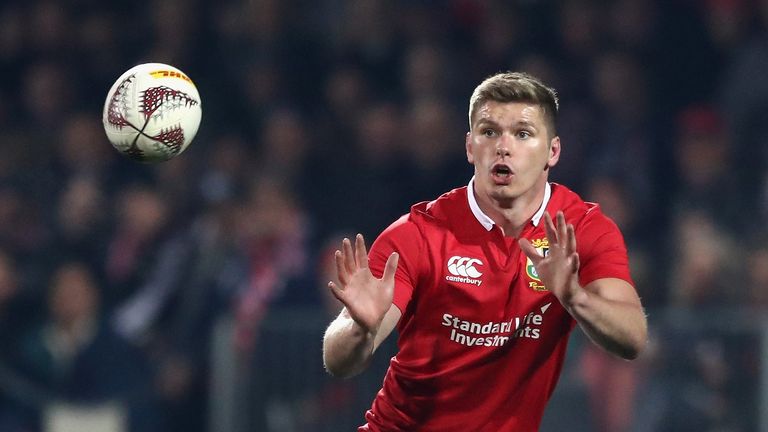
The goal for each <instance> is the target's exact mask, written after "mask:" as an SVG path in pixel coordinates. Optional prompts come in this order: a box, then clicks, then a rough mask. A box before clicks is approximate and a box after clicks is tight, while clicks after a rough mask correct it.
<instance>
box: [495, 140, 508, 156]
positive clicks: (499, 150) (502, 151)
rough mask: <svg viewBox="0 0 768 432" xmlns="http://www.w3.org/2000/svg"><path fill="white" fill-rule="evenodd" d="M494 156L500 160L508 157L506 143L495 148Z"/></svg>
mask: <svg viewBox="0 0 768 432" xmlns="http://www.w3.org/2000/svg"><path fill="white" fill-rule="evenodd" d="M496 156H498V157H501V158H505V157H509V156H510V152H509V146H507V145H506V143H499V145H497V146H496Z"/></svg>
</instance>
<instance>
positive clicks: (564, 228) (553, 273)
mask: <svg viewBox="0 0 768 432" xmlns="http://www.w3.org/2000/svg"><path fill="white" fill-rule="evenodd" d="M555 217H556V218H557V226H555V224H554V223H553V222H552V217H551V216H550V215H549V213H546V212H545V213H544V232H545V233H546V235H547V240H548V241H549V252H548V253H547V255H546V256H542V255H540V254H539V251H537V250H536V248H534V247H533V245H532V244H531V242H530V241H529V240H527V239H524V238H523V239H520V240H519V241H518V243H519V244H520V249H522V250H523V252H524V253H525V255H526V256H528V258H529V259H530V260H531V262H532V263H533V266H534V267H535V268H536V272H537V273H538V275H539V279H541V282H542V283H543V284H544V286H545V287H547V289H548V290H549V291H550V292H551V293H552V294H554V295H555V297H557V298H558V300H560V303H562V304H563V305H565V306H567V305H568V302H569V301H570V299H571V298H572V297H573V295H574V294H576V292H577V291H578V290H580V289H581V287H580V286H579V280H578V274H579V254H578V253H577V252H576V233H575V232H574V229H573V225H571V224H566V222H565V216H564V215H563V212H562V211H558V212H557V215H556V216H555Z"/></svg>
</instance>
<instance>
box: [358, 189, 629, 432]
mask: <svg viewBox="0 0 768 432" xmlns="http://www.w3.org/2000/svg"><path fill="white" fill-rule="evenodd" d="M558 210H563V211H564V212H565V215H566V219H567V221H568V222H570V223H573V224H574V226H575V227H576V236H577V243H578V251H579V254H580V258H581V262H582V268H581V272H580V280H581V281H582V283H587V282H589V281H592V280H595V279H598V278H606V277H616V278H621V279H625V280H627V281H629V282H630V283H632V281H631V279H630V276H629V268H628V260H627V254H626V249H625V246H624V242H623V239H622V236H621V234H620V233H619V231H618V229H617V228H616V225H615V224H613V223H612V222H611V221H610V220H609V219H608V218H607V217H606V216H604V215H603V214H602V213H601V212H600V210H599V208H598V207H597V206H596V205H595V204H591V203H585V202H584V201H582V200H581V199H580V198H579V197H578V196H577V195H576V194H575V193H573V192H571V191H570V190H568V189H566V188H565V187H563V186H560V185H556V184H553V188H552V198H551V199H550V201H549V203H548V205H547V211H548V212H549V213H550V214H551V215H554V214H555V213H556V212H557V211H558ZM522 236H523V237H525V238H528V239H530V240H532V241H533V240H536V239H544V238H545V234H544V228H543V222H542V223H540V224H539V226H538V227H536V226H534V225H533V224H529V226H528V227H527V228H525V229H524V231H523V233H522ZM392 251H397V252H398V253H399V254H400V264H399V265H398V270H397V274H396V282H395V295H394V303H395V305H396V306H397V307H398V308H400V310H401V311H402V312H403V315H402V318H401V319H400V322H399V323H398V332H399V335H400V336H399V340H398V346H399V350H398V353H397V355H396V356H395V357H393V358H392V360H391V362H390V366H389V369H388V371H387V374H386V376H385V379H384V384H383V387H382V389H381V391H380V392H379V393H378V395H377V396H376V398H375V400H374V402H373V405H372V407H371V409H370V410H369V411H368V412H367V413H366V420H367V422H368V423H367V424H366V425H364V426H362V427H360V429H359V430H360V431H415V430H418V431H441V432H450V431H457V432H458V431H462V432H464V431H468V430H472V431H493V432H500V431H516V432H519V431H536V430H538V427H539V423H540V421H541V417H542V414H543V412H544V407H545V404H546V403H547V401H548V399H549V397H550V395H551V394H552V391H553V390H554V387H555V384H556V382H557V379H558V377H559V375H560V370H561V368H562V364H563V359H564V356H565V352H566V346H567V341H568V337H569V335H570V332H571V330H572V329H573V327H574V325H575V321H574V320H573V319H572V318H571V316H570V315H569V314H568V313H567V312H566V311H565V309H564V308H563V307H562V306H561V305H560V303H559V302H558V300H557V299H556V298H555V297H554V296H553V295H552V294H551V293H549V291H547V290H546V289H544V288H542V287H541V284H540V282H538V281H537V280H536V279H535V278H533V277H532V276H531V270H530V268H529V267H528V265H527V264H528V263H527V262H526V261H527V258H526V256H525V254H523V253H522V252H521V251H520V248H519V246H518V245H517V241H516V239H514V238H509V237H504V236H503V234H502V232H501V230H500V229H499V228H498V227H495V226H494V227H493V229H492V230H491V231H486V230H485V228H483V226H482V225H481V224H480V223H479V222H478V221H477V219H476V218H475V217H474V215H473V214H472V213H471V210H470V208H469V205H468V202H467V189H466V188H460V189H456V190H454V191H451V192H450V193H448V194H445V195H443V196H442V197H440V198H439V199H437V200H436V201H433V202H430V203H421V204H417V205H415V206H414V207H413V208H412V209H411V212H410V214H409V215H406V216H404V217H403V218H401V219H399V220H398V221H397V222H395V223H394V224H393V225H391V226H390V227H389V228H388V229H387V230H385V231H384V232H383V233H382V234H381V235H380V236H379V238H378V239H377V240H376V242H374V244H373V246H372V247H371V252H370V267H371V270H372V271H373V273H374V275H376V276H377V277H380V276H381V274H382V272H383V269H384V263H385V262H386V258H387V257H388V256H389V254H390V253H391V252H392ZM453 257H457V258H453ZM452 258H453V259H452ZM451 263H452V264H453V267H449V264H451ZM457 263H458V265H457ZM470 267H472V268H470ZM467 275H468V276H467ZM473 275H474V276H475V277H471V276H473ZM534 275H535V273H534Z"/></svg>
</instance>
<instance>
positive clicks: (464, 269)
mask: <svg viewBox="0 0 768 432" xmlns="http://www.w3.org/2000/svg"><path fill="white" fill-rule="evenodd" d="M476 265H479V266H482V265H483V262H482V261H480V260H479V259H476V258H466V257H460V256H454V257H451V259H449V260H448V271H449V272H450V273H451V274H452V275H454V276H465V277H471V278H479V277H480V276H482V275H483V273H482V272H479V271H478V270H477V268H475V266H476Z"/></svg>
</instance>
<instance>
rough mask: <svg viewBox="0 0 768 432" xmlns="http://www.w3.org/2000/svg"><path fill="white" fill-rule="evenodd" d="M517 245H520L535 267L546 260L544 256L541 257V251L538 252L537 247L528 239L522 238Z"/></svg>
mask: <svg viewBox="0 0 768 432" xmlns="http://www.w3.org/2000/svg"><path fill="white" fill-rule="evenodd" d="M517 244H518V245H520V249H521V250H522V251H523V253H524V254H525V256H527V257H528V258H530V259H531V262H532V263H533V265H537V264H538V263H539V261H541V260H542V259H544V257H543V256H541V255H539V251H537V250H536V248H535V247H533V245H532V244H531V242H529V241H528V240H527V239H524V238H521V239H520V240H518V241H517Z"/></svg>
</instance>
